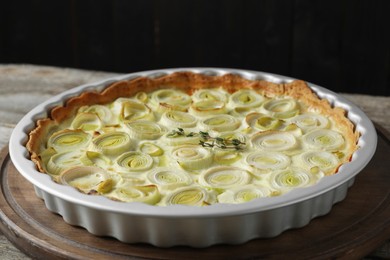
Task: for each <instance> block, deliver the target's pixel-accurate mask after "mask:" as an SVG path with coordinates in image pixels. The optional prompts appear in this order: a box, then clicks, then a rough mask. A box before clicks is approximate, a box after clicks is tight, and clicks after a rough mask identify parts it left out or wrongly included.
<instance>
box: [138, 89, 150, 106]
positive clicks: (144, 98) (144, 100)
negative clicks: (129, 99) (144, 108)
mask: <svg viewBox="0 0 390 260" xmlns="http://www.w3.org/2000/svg"><path fill="white" fill-rule="evenodd" d="M134 98H135V99H136V100H137V101H139V102H142V103H147V102H148V100H149V98H148V94H146V93H145V92H142V91H141V92H137V94H135V96H134Z"/></svg>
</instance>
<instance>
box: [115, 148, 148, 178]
mask: <svg viewBox="0 0 390 260" xmlns="http://www.w3.org/2000/svg"><path fill="white" fill-rule="evenodd" d="M115 163H116V165H115V166H116V168H117V169H118V171H120V172H128V173H131V172H144V171H146V170H149V169H150V168H152V166H153V158H152V157H150V155H148V154H146V153H141V152H127V153H124V154H122V155H121V156H119V157H118V158H117V159H116V161H115Z"/></svg>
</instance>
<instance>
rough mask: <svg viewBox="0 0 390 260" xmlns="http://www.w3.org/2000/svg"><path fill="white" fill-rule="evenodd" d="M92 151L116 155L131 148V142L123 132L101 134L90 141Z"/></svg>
mask: <svg viewBox="0 0 390 260" xmlns="http://www.w3.org/2000/svg"><path fill="white" fill-rule="evenodd" d="M92 143H93V149H94V151H96V152H100V153H103V154H105V155H118V154H122V153H124V152H126V151H129V150H131V149H132V148H133V141H132V140H131V138H130V136H129V135H128V134H127V133H125V132H111V133H105V134H102V135H100V136H98V137H96V138H94V139H93V140H92Z"/></svg>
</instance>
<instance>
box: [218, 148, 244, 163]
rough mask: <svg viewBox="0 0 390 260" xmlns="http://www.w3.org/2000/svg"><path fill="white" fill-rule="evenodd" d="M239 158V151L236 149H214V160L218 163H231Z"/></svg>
mask: <svg viewBox="0 0 390 260" xmlns="http://www.w3.org/2000/svg"><path fill="white" fill-rule="evenodd" d="M240 159H241V154H240V152H237V150H224V149H215V150H214V161H215V162H217V163H220V164H233V163H235V162H237V161H238V160H240Z"/></svg>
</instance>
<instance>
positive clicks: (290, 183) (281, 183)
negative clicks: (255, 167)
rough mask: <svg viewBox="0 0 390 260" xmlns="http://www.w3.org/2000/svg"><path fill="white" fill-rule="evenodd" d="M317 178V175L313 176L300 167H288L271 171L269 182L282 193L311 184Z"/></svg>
mask: <svg viewBox="0 0 390 260" xmlns="http://www.w3.org/2000/svg"><path fill="white" fill-rule="evenodd" d="M317 180H318V176H315V175H314V174H312V173H310V172H308V171H305V170H304V169H302V168H298V167H290V168H287V169H285V170H281V171H276V172H274V173H272V174H271V175H270V179H269V182H270V184H271V185H272V187H273V188H275V189H276V190H279V191H280V192H281V193H284V192H287V191H289V190H291V189H294V188H301V187H308V186H311V185H313V184H315V183H316V182H317Z"/></svg>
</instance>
